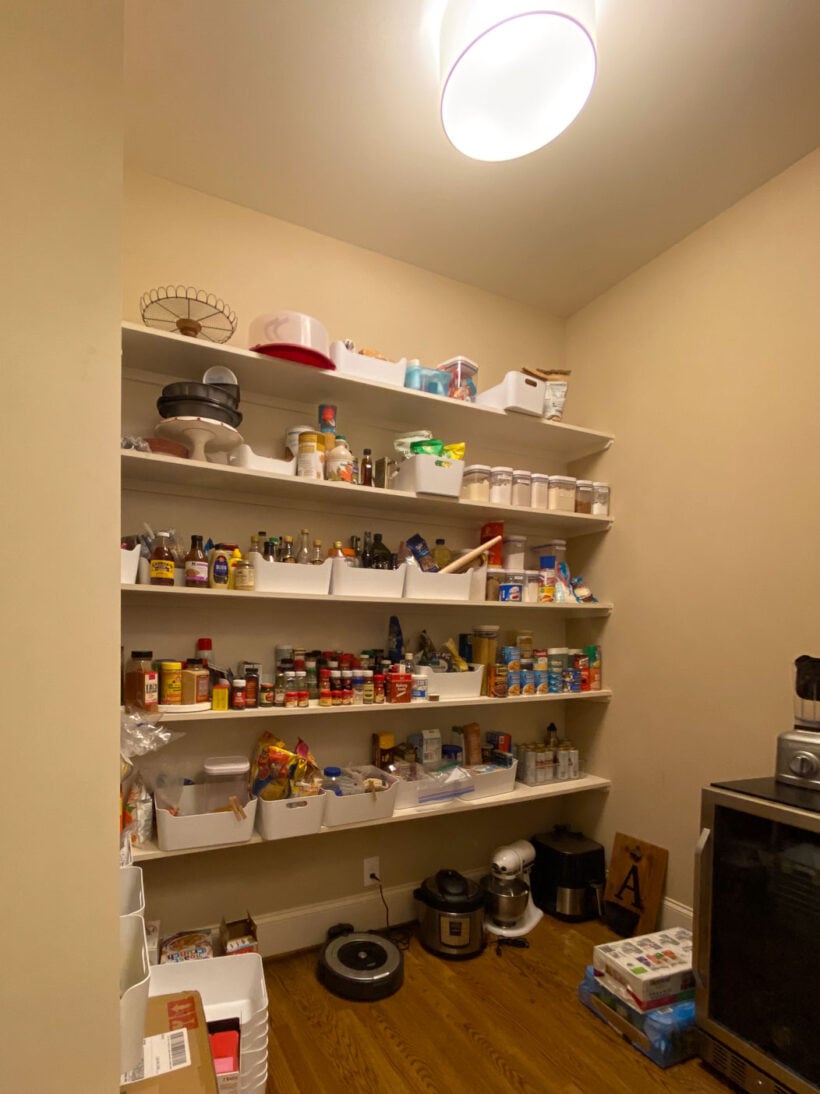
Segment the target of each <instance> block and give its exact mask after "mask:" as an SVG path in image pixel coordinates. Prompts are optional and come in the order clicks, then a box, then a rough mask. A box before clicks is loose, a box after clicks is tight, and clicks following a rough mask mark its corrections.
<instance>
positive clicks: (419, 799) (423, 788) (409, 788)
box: [396, 764, 473, 809]
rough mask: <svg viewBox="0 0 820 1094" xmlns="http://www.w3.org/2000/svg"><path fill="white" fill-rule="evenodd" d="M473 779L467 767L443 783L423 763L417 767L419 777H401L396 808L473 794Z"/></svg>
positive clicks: (439, 801) (412, 806)
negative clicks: (425, 768) (423, 766)
mask: <svg viewBox="0 0 820 1094" xmlns="http://www.w3.org/2000/svg"><path fill="white" fill-rule="evenodd" d="M472 792H473V780H472V778H471V776H470V775H469V773H468V772H467V770H466V768H459V769H458V771H457V772H454V774H453V777H452V778H451V780H450V781H449V782H445V783H442V782H441V781H440V780H438V779H434V778H433V777H432V776H431V775H430V774H429V772H427V771H425V770H424V768H422V767H421V765H420V764H419V765H418V768H417V777H416V778H415V779H412V780H408V779H399V780H398V784H397V786H396V809H414V808H420V807H424V806H425V805H429V806H434V805H440V804H441V803H442V802H443V801H450V800H452V799H453V798H457V797H464V796H465V795H466V796H469V795H471V794H472Z"/></svg>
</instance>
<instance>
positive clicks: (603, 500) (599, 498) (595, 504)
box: [592, 482, 609, 517]
mask: <svg viewBox="0 0 820 1094" xmlns="http://www.w3.org/2000/svg"><path fill="white" fill-rule="evenodd" d="M592 515H593V516H595V517H608V516H609V483H607V482H594V483H593V484H592Z"/></svg>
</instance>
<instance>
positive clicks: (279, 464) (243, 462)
mask: <svg viewBox="0 0 820 1094" xmlns="http://www.w3.org/2000/svg"><path fill="white" fill-rule="evenodd" d="M228 463H229V464H231V466H233V467H244V468H247V470H249V471H271V472H273V473H274V474H276V475H295V474H296V457H295V456H294V457H293V459H291V460H274V459H273V458H272V457H270V456H260V455H258V453H256V452H254V450H253V449H252V448H251V446H250V445H249V444H240V445H237V447H236V448H235V449H234V450H233V452H231V453H230V454H229V455H228Z"/></svg>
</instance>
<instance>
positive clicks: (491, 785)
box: [466, 759, 518, 805]
mask: <svg viewBox="0 0 820 1094" xmlns="http://www.w3.org/2000/svg"><path fill="white" fill-rule="evenodd" d="M517 769H518V760H515V759H514V760H513V762H512V767H502V766H501V765H500V764H493V763H489V764H475V765H474V766H473V767H468V768H467V769H466V770H467V771H468V772H469V773H470V776H471V778H472V780H473V786H474V788H475V790H474V793H472V794H471V795H470V796H469V797H468V798H467V799H466V802H467V804H468V805H469V803H470V802H471V801H475V800H476V798H491V797H494V796H495V795H496V794H511V793H512V791H513V790H514V789H515V772H516V770H517Z"/></svg>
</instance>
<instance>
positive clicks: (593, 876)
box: [530, 824, 606, 922]
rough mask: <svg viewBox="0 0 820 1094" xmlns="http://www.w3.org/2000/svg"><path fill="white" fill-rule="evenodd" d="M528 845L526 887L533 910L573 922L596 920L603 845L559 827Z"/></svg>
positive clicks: (601, 900) (601, 894)
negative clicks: (530, 863)
mask: <svg viewBox="0 0 820 1094" xmlns="http://www.w3.org/2000/svg"><path fill="white" fill-rule="evenodd" d="M531 842H532V845H533V847H534V848H535V862H534V863H533V867H532V872H531V874H530V887H531V889H532V899H533V901H534V902H535V905H536V907H538V908H540V909H541V910H542V911H544V912H549V914H550V915H554V916H556V917H557V918H558V919H565V920H570V921H575V922H578V921H580V920H584V919H597V918H599V917H600V916H601V915H602V914H603V907H604V886H605V884H606V859H605V856H604V848H603V846H602V845H601V844H600V843H596V842H595V840H592V839H587V837H586V836H585V835H583V833H581V832H573V831H572V830H571V829H570V828H569V827H568V826H566V825H560V824H557V825H556V826H555V827H554V828H553V830H552V832H546V833H543V834H541V835H537V836H533V837H532V840H531Z"/></svg>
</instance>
